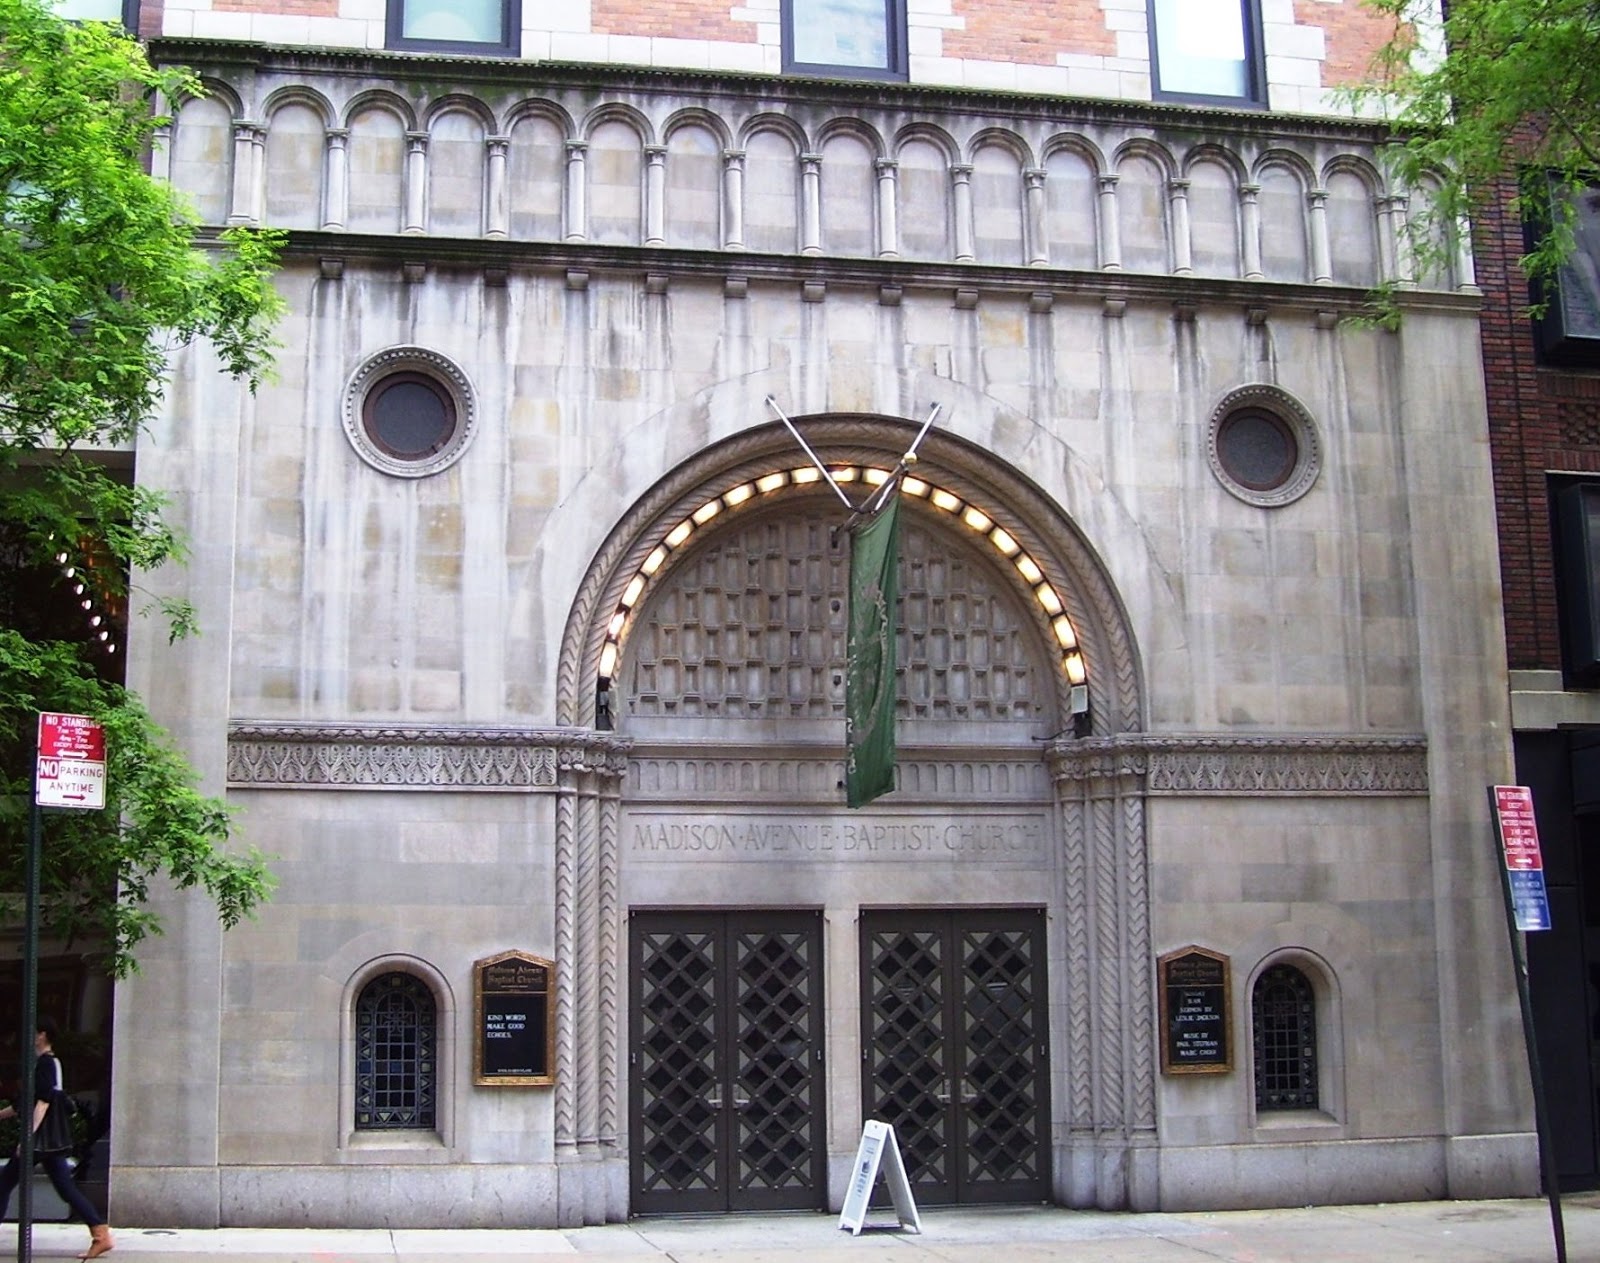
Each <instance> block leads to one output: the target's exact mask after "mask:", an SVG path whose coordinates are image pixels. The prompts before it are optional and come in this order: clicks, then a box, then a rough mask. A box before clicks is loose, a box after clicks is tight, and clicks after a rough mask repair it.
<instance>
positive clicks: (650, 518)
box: [557, 418, 1154, 1213]
mask: <svg viewBox="0 0 1600 1263" xmlns="http://www.w3.org/2000/svg"><path fill="white" fill-rule="evenodd" d="M803 425H804V428H805V433H806V435H807V438H808V440H809V441H810V442H811V443H812V445H813V446H814V447H815V448H816V450H817V452H818V453H819V455H820V456H821V458H822V460H823V461H824V463H825V464H827V465H828V467H829V468H830V469H832V470H834V471H836V473H837V475H838V476H839V477H840V478H841V479H842V480H843V483H844V485H845V486H846V487H850V486H852V485H856V486H861V485H863V484H866V483H868V482H870V481H872V480H873V479H874V478H876V477H877V476H878V475H876V474H874V473H873V471H874V470H886V469H888V468H890V467H892V466H893V464H894V462H895V460H896V458H897V457H898V455H899V453H900V451H902V450H903V448H904V446H905V444H906V443H907V442H908V441H909V437H910V434H911V433H912V430H911V428H910V427H909V426H907V425H905V424H904V423H900V422H894V421H886V420H879V419H869V418H825V419H816V418H814V419H811V420H810V421H808V422H804V423H803ZM922 455H923V459H922V461H921V462H920V463H919V464H918V465H917V466H916V469H915V471H914V472H915V475H916V481H915V482H914V483H913V484H911V485H909V486H908V488H907V492H906V493H905V496H904V500H903V513H904V515H905V516H904V520H903V526H902V531H903V543H902V550H901V560H900V574H901V601H900V612H901V616H900V620H899V638H898V640H899V663H900V680H899V690H900V692H899V705H898V716H899V718H898V727H899V745H900V756H899V761H898V785H897V789H896V791H895V792H894V793H892V794H889V795H887V796H885V797H884V798H882V799H879V800H878V801H877V802H875V803H873V804H872V805H870V806H869V807H868V808H866V809H863V810H860V811H849V810H847V809H846V808H845V806H844V802H843V794H842V790H841V788H840V782H841V777H842V762H843V704H844V685H843V677H844V640H845V627H846V618H845V607H846V597H845V576H846V567H847V552H846V547H847V545H846V542H845V540H844V539H843V538H842V535H841V534H840V533H839V532H837V531H835V530H834V529H833V528H834V527H836V526H837V525H839V524H840V523H841V522H842V521H843V518H844V512H843V509H842V506H840V505H839V503H838V501H837V500H836V499H833V498H832V493H831V492H830V491H829V490H828V489H827V488H826V486H825V485H824V484H822V483H821V481H820V480H818V479H814V478H813V477H812V476H811V474H810V472H809V462H807V461H806V459H805V458H804V456H803V454H801V453H799V452H798V451H797V450H796V449H795V446H794V444H793V440H792V439H790V438H789V436H788V435H787V434H785V433H784V432H783V431H781V430H776V429H766V430H762V431H753V432H750V433H748V434H746V435H744V436H742V437H741V438H739V439H737V440H734V441H731V442H729V443H726V444H723V445H720V446H719V447H716V448H712V449H709V450H708V451H707V452H705V453H703V454H701V456H699V457H697V458H696V459H695V460H693V461H691V462H689V463H687V464H686V465H685V466H683V467H681V468H680V469H679V470H678V471H676V472H675V473H674V474H673V475H671V476H669V478H668V479H666V480H665V481H664V482H663V484H661V486H659V487H658V488H657V489H656V491H655V492H654V493H653V494H652V495H651V496H650V497H647V499H646V501H644V502H642V503H641V504H640V505H638V506H635V508H634V510H633V511H631V512H630V513H629V514H628V515H627V516H626V517H625V518H624V520H623V521H622V523H621V524H620V525H619V527H618V528H617V531H616V532H614V534H613V536H612V539H611V541H610V542H609V543H608V545H607V546H606V548H605V549H603V550H602V553H601V555H600V557H599V558H597V560H596V563H595V566H594V567H593V568H592V570H591V573H590V582H588V583H586V584H585V586H584V589H583V593H582V597H581V599H580V603H579V604H580V607H581V608H580V609H579V610H576V611H575V613H574V618H573V621H572V622H571V623H570V624H569V629H568V637H567V643H566V645H565V646H564V654H563V662H562V683H563V690H564V691H563V699H562V700H563V705H565V706H568V707H570V715H569V716H567V718H568V720H569V722H573V723H576V724H580V725H584V726H593V727H596V728H599V729H608V728H611V729H614V730H615V733H616V735H617V737H618V738H620V739H623V740H624V741H626V742H627V743H628V744H629V746H630V751H629V756H628V767H627V775H626V777H625V778H624V779H623V781H622V783H621V784H620V785H619V784H617V783H616V782H615V781H614V780H612V779H610V778H608V777H607V776H605V775H604V774H603V772H598V773H597V772H593V771H585V770H582V769H573V771H572V773H571V775H570V777H569V782H570V788H571V793H570V794H569V795H568V796H567V797H566V798H564V799H563V802H564V804H566V805H565V806H564V807H563V809H562V811H561V812H560V813H559V816H558V824H564V826H565V827H564V829H563V831H562V832H561V833H560V834H559V835H558V839H557V843H558V854H557V868H558V872H557V897H558V908H557V925H558V929H560V930H564V931H565V933H566V934H567V935H568V936H569V941H568V943H567V945H566V946H567V947H568V949H569V950H567V951H565V952H563V953H562V957H563V958H564V959H565V962H566V963H565V965H564V967H563V968H562V969H561V970H560V978H559V981H560V983H561V986H562V991H563V999H564V1001H565V1003H564V1004H563V1005H562V1014H563V1017H562V1020H561V1023H560V1029H559V1033H558V1061H561V1060H562V1059H563V1058H565V1059H566V1063H567V1064H566V1066H565V1067H564V1068H565V1069H566V1071H567V1072H568V1073H566V1074H564V1075H562V1076H561V1077H560V1079H559V1080H558V1083H560V1084H562V1085H564V1086H561V1087H559V1088H558V1095H557V1125H558V1143H559V1144H564V1145H565V1146H566V1147H567V1149H568V1155H569V1157H570V1158H571V1160H573V1161H575V1162H581V1161H583V1160H584V1159H585V1158H588V1159H589V1160H598V1161H601V1162H603V1163H609V1164H610V1165H611V1170H612V1175H611V1179H612V1180H617V1179H618V1178H620V1176H621V1171H622V1165H623V1163H624V1162H626V1169H627V1177H626V1178H627V1189H628V1192H627V1206H628V1208H629V1209H630V1210H632V1211H634V1212H636V1213H637V1212H649V1211H689V1210H702V1211H704V1210H737V1209H756V1208H765V1207H776V1206H813V1207H818V1206H824V1205H828V1204H830V1202H832V1203H835V1204H836V1202H837V1199H838V1195H839V1193H840V1191H841V1190H842V1186H843V1182H844V1172H845V1167H846V1165H847V1163H848V1159H849V1157H850V1155H851V1154H852V1153H853V1151H854V1146H855V1140H856V1137H857V1135H858V1134H859V1130H860V1127H861V1122H862V1119H863V1118H864V1117H879V1118H884V1119H885V1120H886V1121H889V1122H891V1123H893V1124H894V1126H895V1127H896V1129H897V1133H898V1135H899V1137H900V1143H901V1146H902V1149H903V1150H904V1152H905V1155H906V1158H907V1164H908V1167H909V1168H910V1172H911V1175H912V1179H913V1184H914V1187H916V1189H917V1191H918V1195H919V1197H920V1198H921V1199H922V1200H924V1201H929V1202H941V1201H943V1202H980V1201H1037V1200H1040V1199H1042V1198H1055V1199H1059V1200H1064V1201H1069V1202H1075V1203H1084V1204H1095V1203H1099V1204H1107V1205H1121V1204H1128V1202H1129V1201H1130V1200H1131V1199H1132V1200H1137V1198H1136V1196H1135V1194H1134V1193H1133V1192H1132V1188H1133V1186H1134V1185H1135V1184H1136V1183H1137V1182H1138V1180H1139V1179H1140V1178H1141V1176H1140V1172H1139V1170H1138V1161H1137V1153H1138V1151H1139V1150H1141V1149H1147V1148H1148V1147H1149V1146H1150V1144H1151V1143H1152V1142H1153V1137H1154V1106H1153V1096H1154V1093H1153V1084H1152V1076H1151V1071H1150V1069H1149V1067H1150V1063H1151V1060H1152V1058H1151V1057H1150V1056H1149V1055H1148V1053H1149V1047H1148V1045H1149V1041H1150V1039H1151V1030H1152V1021H1151V1014H1150V1012H1149V1009H1150V1004H1149V997H1148V983H1147V981H1146V972H1145V968H1144V962H1145V960H1146V959H1147V957H1148V908H1147V903H1148V900H1147V894H1146V889H1145V863H1144V832H1143V809H1142V783H1141V775H1140V770H1139V768H1138V766H1137V761H1136V760H1125V759H1119V758H1116V757H1112V755H1113V752H1114V750H1115V749H1116V744H1117V743H1116V741H1115V735H1116V734H1119V733H1129V732H1134V731H1137V729H1138V728H1139V699H1138V690H1137V672H1136V669H1135V666H1134V658H1133V652H1132V646H1131V640H1130V638H1129V636H1128V635H1127V632H1126V628H1125V626H1124V624H1123V622H1122V619H1121V615H1120V610H1119V607H1118V603H1117V602H1116V600H1115V598H1114V595H1113V594H1112V592H1111V589H1110V586H1109V584H1108V583H1107V581H1106V580H1105V577H1104V576H1103V574H1102V572H1101V570H1100V568H1099V566H1098V565H1097V563H1096V562H1095V560H1094V558H1093V555H1092V553H1091V552H1090V550H1089V549H1088V548H1087V547H1086V546H1085V545H1084V543H1083V542H1082V541H1081V540H1080V539H1079V538H1078V537H1077V535H1076V533H1075V532H1074V531H1073V530H1072V529H1071V527H1070V525H1069V524H1068V523H1067V522H1066V521H1065V519H1064V517H1063V515H1062V514H1061V513H1060V512H1059V510H1058V509H1057V508H1056V507H1055V506H1053V505H1051V504H1049V503H1048V502H1047V501H1046V500H1045V499H1044V498H1043V497H1042V496H1040V494H1039V493H1038V492H1037V491H1036V490H1035V489H1034V488H1033V487H1032V485H1031V484H1030V483H1029V482H1027V481H1026V480H1025V479H1023V478H1022V477H1020V476H1019V475H1017V474H1016V473H1015V472H1014V471H1012V470H1010V469H1008V468H1006V467H1005V466H1004V465H1002V464H1000V463H999V462H997V461H996V460H994V458H993V457H992V456H990V455H989V454H987V453H983V452H979V451H976V450H974V449H972V448H971V447H969V446H968V445H966V444H964V443H961V442H959V441H958V440H955V439H952V438H950V437H948V436H939V435H935V436H931V437H930V439H929V441H928V442H927V443H926V444H925V447H924V449H923V453H922ZM1063 1123H1064V1124H1065V1126H1064V1127H1063V1126H1062V1125H1061V1124H1063ZM564 1126H565V1127H569V1128H570V1131H569V1132H567V1133H566V1134H562V1130H563V1128H564ZM1063 1136H1066V1137H1069V1139H1067V1141H1066V1142H1065V1143H1063V1142H1062V1137H1063ZM830 1188H831V1190H832V1196H831V1197H830Z"/></svg>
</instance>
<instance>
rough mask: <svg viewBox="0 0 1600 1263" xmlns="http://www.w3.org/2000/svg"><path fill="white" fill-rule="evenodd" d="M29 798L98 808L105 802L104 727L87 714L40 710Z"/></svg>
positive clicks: (51, 804) (43, 804)
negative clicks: (34, 766)
mask: <svg viewBox="0 0 1600 1263" xmlns="http://www.w3.org/2000/svg"><path fill="white" fill-rule="evenodd" d="M33 801H34V802H36V803H38V804H39V806H41V807H74V808H78V809H80V810H83V811H100V810H103V809H104V807H105V805H106V730H105V729H104V728H103V727H101V726H100V725H99V724H97V723H96V722H95V721H94V720H92V719H90V718H89V717H88V716H87V715H63V714H59V713H57V712H55V711H42V712H41V713H40V715H39V766H38V769H37V773H36V775H35V776H34V780H33Z"/></svg>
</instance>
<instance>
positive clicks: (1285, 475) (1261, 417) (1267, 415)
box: [1217, 406, 1302, 492]
mask: <svg viewBox="0 0 1600 1263" xmlns="http://www.w3.org/2000/svg"><path fill="white" fill-rule="evenodd" d="M1249 421H1264V422H1266V423H1267V425H1268V427H1269V428H1271V429H1273V430H1275V431H1276V432H1277V433H1278V436H1279V437H1280V438H1282V440H1283V444H1284V447H1285V449H1286V450H1287V451H1288V453H1289V459H1288V461H1287V462H1286V463H1285V464H1284V465H1283V466H1282V468H1281V470H1280V471H1278V472H1277V473H1275V474H1274V475H1273V476H1272V477H1270V478H1266V479H1258V478H1253V477H1250V476H1248V475H1247V474H1246V472H1245V470H1244V467H1243V464H1242V463H1241V461H1240V459H1239V453H1238V452H1236V451H1233V450H1231V449H1230V446H1229V441H1228V440H1229V435H1230V433H1231V432H1232V431H1233V429H1234V427H1236V426H1238V425H1239V424H1241V423H1243V422H1249ZM1217 459H1218V460H1219V461H1221V462H1222V467H1223V469H1224V470H1226V471H1227V474H1228V477H1230V478H1232V479H1233V480H1234V482H1236V483H1238V484H1239V485H1240V486H1241V487H1243V488H1244V489H1245V490H1247V491H1259V492H1271V491H1277V490H1279V489H1280V488H1282V487H1286V486H1288V485H1289V483H1290V482H1291V481H1293V479H1294V476H1295V473H1296V472H1297V471H1298V470H1299V468H1300V462H1301V459H1302V455H1301V450H1300V436H1299V435H1298V434H1296V433H1295V428H1294V426H1292V425H1290V424H1289V422H1287V421H1286V420H1284V419H1283V417H1282V416H1280V415H1279V414H1278V413H1276V412H1274V411H1273V410H1272V409H1271V408H1261V407H1249V406H1247V407H1243V408H1235V409H1234V410H1233V411H1232V412H1230V413H1228V415H1227V416H1226V417H1224V418H1223V419H1222V421H1221V422H1220V423H1219V424H1218V426H1217Z"/></svg>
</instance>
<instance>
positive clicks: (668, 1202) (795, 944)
mask: <svg viewBox="0 0 1600 1263" xmlns="http://www.w3.org/2000/svg"><path fill="white" fill-rule="evenodd" d="M859 935H860V954H861V971H860V991H859V1008H860V1012H861V1040H862V1042H861V1048H862V1058H861V1067H860V1077H859V1082H860V1088H861V1099H862V1108H863V1111H864V1116H865V1117H867V1118H879V1119H882V1120H883V1121H885V1122H887V1123H890V1124H892V1125H893V1126H894V1128H895V1132H896V1137H897V1139H898V1140H899V1143H900V1148H901V1153H902V1156H903V1157H904V1159H905V1162H906V1167H907V1171H908V1174H909V1175H910V1177H911V1180H912V1185H913V1188H914V1190H915V1192H916V1196H917V1198H918V1200H919V1201H921V1202H926V1203H930V1204H931V1203H949V1202H1006V1201H1010V1202H1022V1201H1040V1200H1044V1199H1046V1198H1047V1197H1048V1196H1049V1191H1050V1179H1049V1149H1048V1137H1049V1091H1048V1087H1049V1073H1048V1065H1047V1046H1048V1035H1049V1032H1048V1025H1049V1024H1048V1019H1047V1013H1048V1005H1047V1002H1046V992H1045V969H1044V962H1045V938H1044V914H1043V913H1042V912H1039V911H1018V910H1010V909H963V910H956V911H952V910H946V909H932V910H929V909H918V910H908V911H899V912H870V913H863V914H862V916H861V920H860V923H859ZM822 961H823V941H822V917H821V914H820V913H815V912H770V911H728V912H707V911H698V910H697V911H685V912H650V913H636V914H634V915H633V917H632V918H631V920H630V928H629V971H628V972H629V990H630V1001H631V1003H630V1013H631V1034H630V1038H629V1120H630V1128H629V1130H630V1133H631V1135H632V1154H631V1174H630V1185H631V1199H632V1206H633V1209H634V1211H635V1212H636V1213H640V1214H654V1213H676V1214H684V1213H692V1212H705V1211H723V1210H771V1209H789V1208H812V1209H814V1208H820V1207H823V1206H825V1205H826V1204H827V1122H826V1116H825V1113H824V1106H825V1102H826V1095H825V1090H824V1073H825V1063H824V1056H823V1053H824V1042H825V1040H824V1024H823V1018H824V1003H825V999H824V992H823V969H822Z"/></svg>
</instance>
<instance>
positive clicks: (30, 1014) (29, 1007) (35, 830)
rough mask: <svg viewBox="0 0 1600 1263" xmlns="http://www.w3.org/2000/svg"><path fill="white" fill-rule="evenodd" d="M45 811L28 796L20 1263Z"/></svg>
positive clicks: (28, 1213)
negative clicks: (43, 812) (41, 841)
mask: <svg viewBox="0 0 1600 1263" xmlns="http://www.w3.org/2000/svg"><path fill="white" fill-rule="evenodd" d="M41 814H42V808H40V806H39V795H38V793H37V791H35V792H34V793H32V794H30V795H29V796H28V857H27V872H26V874H25V876H24V882H25V884H26V886H27V906H26V911H25V913H24V916H23V928H22V1029H21V1030H19V1031H18V1032H17V1038H18V1041H19V1042H20V1043H21V1045H22V1056H21V1057H20V1058H19V1059H18V1060H19V1062H20V1079H19V1082H18V1084H17V1099H16V1101H15V1102H14V1103H13V1104H14V1107H15V1109H16V1112H17V1125H18V1126H19V1127H20V1128H21V1130H22V1143H21V1145H20V1146H19V1148H18V1150H17V1153H18V1161H19V1162H20V1163H21V1168H20V1170H19V1171H18V1173H17V1175H18V1179H17V1190H18V1192H19V1194H20V1197H19V1199H18V1201H17V1263H29V1261H30V1260H31V1259H32V1258H33V1065H34V1061H35V1060H36V1058H37V1056H38V1054H37V1053H35V1052H34V1048H33V1033H34V1030H35V1029H36V1024H37V1022H38V1018H39V832H40V816H41Z"/></svg>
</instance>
